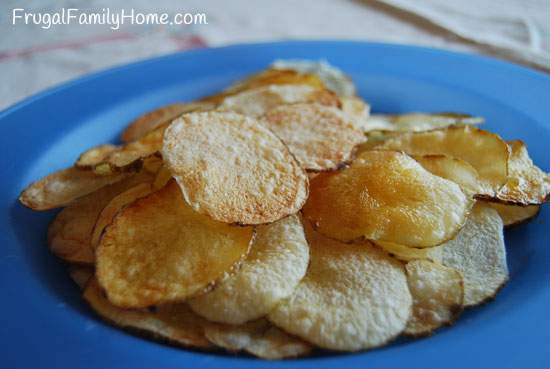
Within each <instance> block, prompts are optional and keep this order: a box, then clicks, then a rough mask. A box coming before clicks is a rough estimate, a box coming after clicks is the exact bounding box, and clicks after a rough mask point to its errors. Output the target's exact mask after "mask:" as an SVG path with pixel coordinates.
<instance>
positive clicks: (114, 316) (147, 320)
mask: <svg viewBox="0 0 550 369" xmlns="http://www.w3.org/2000/svg"><path fill="white" fill-rule="evenodd" d="M83 297H84V299H85V300H86V301H87V302H88V303H89V304H90V306H91V307H92V309H94V310H95V312H96V313H97V314H98V315H99V316H101V317H102V318H103V319H105V320H106V321H108V322H109V323H111V324H114V325H116V326H118V327H121V328H124V329H128V330H131V331H137V332H140V333H145V334H147V335H149V336H150V337H152V338H157V339H158V338H160V339H163V340H167V341H168V342H170V343H172V344H176V345H180V346H184V347H192V348H199V349H212V344H211V343H210V342H209V341H208V340H207V339H206V338H205V336H204V328H203V324H204V323H203V321H202V319H201V318H200V317H199V316H197V315H195V314H193V312H192V311H191V310H190V309H189V308H188V307H187V306H186V305H185V304H177V305H165V306H160V307H157V308H156V309H155V311H149V310H147V309H141V310H130V309H121V308H119V307H116V306H114V305H113V304H111V302H109V300H108V299H107V298H106V296H105V293H104V292H103V290H102V289H101V287H100V286H99V284H98V283H97V281H96V280H95V279H92V280H91V281H90V282H89V283H88V284H87V286H86V289H85V291H84V295H83Z"/></svg>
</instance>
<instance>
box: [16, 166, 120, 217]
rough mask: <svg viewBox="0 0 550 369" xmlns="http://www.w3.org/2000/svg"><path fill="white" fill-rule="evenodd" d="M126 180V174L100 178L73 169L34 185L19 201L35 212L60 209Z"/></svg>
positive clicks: (51, 175)
mask: <svg viewBox="0 0 550 369" xmlns="http://www.w3.org/2000/svg"><path fill="white" fill-rule="evenodd" d="M124 178H126V175H125V174H115V175H111V176H99V175H97V174H95V173H93V172H90V171H86V170H81V169H78V168H73V167H71V168H67V169H63V170H60V171H57V172H54V173H52V174H50V175H48V176H46V177H44V178H41V179H39V180H38V181H36V182H34V183H32V184H31V185H29V186H28V187H27V188H26V189H25V190H24V191H23V192H22V193H21V195H20V196H19V201H20V202H21V203H22V204H23V205H25V206H26V207H28V208H31V209H33V210H50V209H55V208H60V207H63V206H67V205H69V204H71V203H72V202H73V201H75V200H76V199H78V198H80V197H82V196H86V195H87V194H89V193H92V192H94V191H96V190H98V189H100V188H101V187H104V186H107V185H109V184H112V183H115V182H118V181H120V180H122V179H124Z"/></svg>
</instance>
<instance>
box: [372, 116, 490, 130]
mask: <svg viewBox="0 0 550 369" xmlns="http://www.w3.org/2000/svg"><path fill="white" fill-rule="evenodd" d="M483 121H484V119H483V118H481V117H473V116H471V115H468V114H457V113H431V114H430V113H407V114H394V115H388V114H373V115H371V116H370V117H369V119H368V121H367V123H366V125H365V128H366V130H367V131H392V132H393V131H395V132H422V131H430V130H432V129H438V128H444V127H448V126H451V125H455V124H480V123H483Z"/></svg>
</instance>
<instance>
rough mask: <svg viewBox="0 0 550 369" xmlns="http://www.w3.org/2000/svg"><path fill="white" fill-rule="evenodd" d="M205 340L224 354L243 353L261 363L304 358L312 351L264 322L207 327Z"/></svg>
mask: <svg viewBox="0 0 550 369" xmlns="http://www.w3.org/2000/svg"><path fill="white" fill-rule="evenodd" d="M204 334H205V336H206V338H207V339H208V340H209V341H210V342H212V343H213V344H215V345H217V346H219V347H223V348H225V349H226V350H228V351H233V352H237V351H245V352H248V353H250V354H252V355H254V356H257V357H260V358H262V359H268V360H276V359H285V358H292V357H301V356H307V355H309V354H310V353H311V352H312V351H313V347H312V346H311V345H310V344H309V343H307V342H304V341H302V340H301V339H299V338H297V337H293V336H291V335H289V334H287V333H285V332H283V331H282V330H281V329H279V328H277V327H275V326H273V325H272V324H271V323H269V322H268V321H267V320H266V319H259V320H256V321H252V322H248V323H246V324H242V325H229V324H217V323H209V324H206V325H205V327H204Z"/></svg>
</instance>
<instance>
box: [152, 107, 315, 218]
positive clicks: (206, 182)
mask: <svg viewBox="0 0 550 369" xmlns="http://www.w3.org/2000/svg"><path fill="white" fill-rule="evenodd" d="M162 156H163V158H164V160H165V164H166V165H167V167H168V168H169V169H170V171H171V172H172V175H173V176H174V178H175V179H176V180H177V181H178V184H179V185H180V186H181V189H182V192H183V196H184V197H185V200H186V201H187V203H188V204H190V205H191V207H192V208H193V209H194V210H195V211H197V212H199V213H201V214H207V215H208V216H210V217H211V218H213V219H215V220H218V221H222V222H226V223H239V224H262V223H270V222H274V221H276V220H278V219H281V218H283V217H285V216H287V215H290V214H295V213H296V212H297V211H298V210H300V208H301V207H302V205H303V204H304V202H305V200H306V198H307V192H308V190H307V188H308V179H307V175H306V173H305V171H304V170H303V169H302V168H301V167H300V165H299V164H298V162H297V161H296V159H295V158H294V157H293V156H292V154H291V153H290V151H289V150H288V148H287V147H286V146H285V145H284V144H283V142H282V141H281V140H280V139H279V138H278V137H277V136H275V134H273V133H272V132H271V131H270V130H269V129H267V128H266V127H265V126H264V125H262V124H260V123H259V122H258V121H257V120H255V119H253V118H250V117H245V116H243V115H240V114H236V113H232V112H208V113H190V114H186V115H184V116H182V117H181V118H179V119H177V120H175V121H174V122H173V123H172V124H171V125H170V127H169V128H168V129H167V130H166V134H165V136H164V145H163V149H162Z"/></svg>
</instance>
